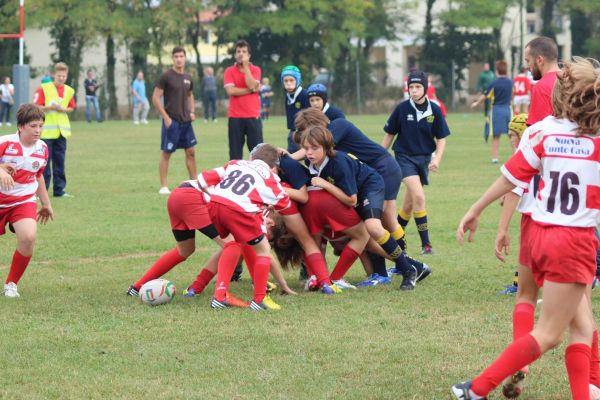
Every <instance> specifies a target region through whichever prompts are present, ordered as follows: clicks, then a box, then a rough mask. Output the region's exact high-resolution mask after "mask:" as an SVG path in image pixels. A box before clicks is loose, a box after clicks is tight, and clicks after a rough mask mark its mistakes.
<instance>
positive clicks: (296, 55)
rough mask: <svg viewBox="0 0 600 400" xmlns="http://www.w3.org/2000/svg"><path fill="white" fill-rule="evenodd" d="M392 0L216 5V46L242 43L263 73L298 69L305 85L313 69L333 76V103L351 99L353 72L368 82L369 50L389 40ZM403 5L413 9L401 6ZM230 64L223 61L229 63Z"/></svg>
mask: <svg viewBox="0 0 600 400" xmlns="http://www.w3.org/2000/svg"><path fill="white" fill-rule="evenodd" d="M396 3H397V2H394V1H391V0H339V1H335V2H331V1H327V0H306V1H291V0H277V1H275V0H239V1H234V0H215V1H214V2H213V4H214V5H216V6H217V8H218V15H219V17H218V19H217V20H216V22H215V25H216V28H217V32H218V42H219V43H220V44H229V43H232V42H235V41H236V40H237V39H240V38H244V39H246V40H248V42H249V43H250V44H251V45H252V47H253V52H252V54H253V55H252V59H253V62H254V63H255V64H258V65H260V66H261V68H262V69H263V71H270V72H271V73H273V72H274V71H279V70H280V68H281V67H282V66H284V65H286V64H295V65H298V66H299V67H300V68H301V70H302V71H303V74H304V77H305V78H304V79H305V82H306V81H307V80H308V81H309V80H310V79H311V78H312V76H311V75H312V69H313V67H325V68H327V69H328V70H329V71H332V72H333V76H334V81H333V87H334V88H335V89H334V90H335V94H336V96H337V98H338V99H343V100H346V101H348V102H349V101H350V100H351V97H353V95H355V88H356V67H357V65H358V66H359V69H360V72H361V75H360V80H361V85H362V87H363V88H364V87H366V86H368V85H369V84H370V83H371V69H372V67H373V66H372V65H371V64H370V63H369V62H368V56H369V54H370V51H371V49H372V47H373V45H374V43H375V42H376V40H378V39H393V38H395V35H396V31H397V29H399V28H400V27H401V26H402V24H401V22H402V21H401V18H400V17H401V16H402V13H401V12H400V11H399V9H398V8H394V7H393V6H394V5H395V4H396ZM403 3H406V4H413V2H409V1H405V2H403ZM229 62H230V60H224V63H229Z"/></svg>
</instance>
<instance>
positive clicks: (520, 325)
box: [513, 303, 535, 341]
mask: <svg viewBox="0 0 600 400" xmlns="http://www.w3.org/2000/svg"><path fill="white" fill-rule="evenodd" d="M534 325H535V306H534V305H533V304H529V303H519V304H515V308H514V309H513V341H514V340H517V339H519V338H520V337H521V336H524V335H526V334H528V333H529V332H531V331H532V330H533V326H534Z"/></svg>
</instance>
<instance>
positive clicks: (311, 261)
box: [304, 252, 331, 285]
mask: <svg viewBox="0 0 600 400" xmlns="http://www.w3.org/2000/svg"><path fill="white" fill-rule="evenodd" d="M304 263H305V264H306V271H307V272H308V276H311V275H316V277H317V281H318V282H319V285H323V284H325V283H326V284H328V285H331V280H330V279H329V271H327V263H326V262H325V258H324V257H323V254H321V253H320V252H316V253H313V254H309V255H305V256H304Z"/></svg>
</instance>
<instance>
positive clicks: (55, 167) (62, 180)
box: [42, 136, 67, 196]
mask: <svg viewBox="0 0 600 400" xmlns="http://www.w3.org/2000/svg"><path fill="white" fill-rule="evenodd" d="M42 140H43V141H44V142H45V143H46V145H47V146H48V165H46V168H45V169H44V180H45V181H46V189H48V187H49V186H50V176H51V175H52V187H53V190H54V193H53V194H54V196H62V195H63V194H65V186H67V178H66V176H65V156H66V153H67V139H65V138H64V137H63V136H60V137H59V138H58V139H42Z"/></svg>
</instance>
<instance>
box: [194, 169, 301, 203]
mask: <svg viewBox="0 0 600 400" xmlns="http://www.w3.org/2000/svg"><path fill="white" fill-rule="evenodd" d="M198 182H199V183H200V186H202V187H203V188H207V187H211V186H212V187H211V188H210V201H211V202H215V203H221V204H226V205H228V206H229V207H231V208H234V209H237V210H239V211H241V212H248V213H258V212H262V211H263V210H264V209H265V208H266V207H267V206H274V207H275V210H277V211H279V210H283V209H285V208H287V207H289V205H290V198H289V196H288V195H287V193H286V192H285V190H284V189H283V187H281V184H280V183H279V177H278V176H277V175H275V174H273V172H271V170H270V169H269V166H268V165H267V164H266V163H265V162H264V161H261V160H254V161H245V160H234V161H230V162H228V163H227V164H225V166H224V167H219V168H215V169H212V170H208V171H204V172H202V173H201V174H200V175H198Z"/></svg>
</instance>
